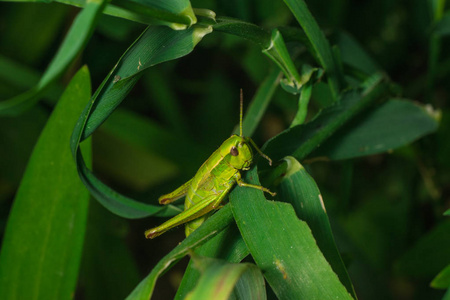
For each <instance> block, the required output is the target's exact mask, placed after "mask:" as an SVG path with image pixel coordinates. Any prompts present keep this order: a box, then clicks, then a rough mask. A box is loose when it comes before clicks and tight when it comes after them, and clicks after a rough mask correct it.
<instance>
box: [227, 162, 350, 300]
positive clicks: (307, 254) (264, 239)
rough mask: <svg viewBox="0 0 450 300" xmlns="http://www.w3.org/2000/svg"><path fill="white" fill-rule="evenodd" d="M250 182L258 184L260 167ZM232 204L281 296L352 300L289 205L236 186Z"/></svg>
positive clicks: (256, 257)
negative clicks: (268, 199) (269, 199)
mask: <svg viewBox="0 0 450 300" xmlns="http://www.w3.org/2000/svg"><path fill="white" fill-rule="evenodd" d="M246 177H247V180H246V182H249V183H252V184H259V182H258V181H257V173H256V168H253V169H252V171H249V173H247V176H246ZM230 198H231V200H230V203H231V206H232V211H233V215H234V218H235V220H236V223H237V225H238V228H239V230H240V232H241V234H242V237H243V238H244V241H245V243H246V244H247V247H248V249H249V250H250V253H251V255H252V257H253V259H254V260H255V262H256V264H257V265H258V267H259V268H260V269H261V271H262V272H263V274H264V277H265V278H266V280H267V281H268V283H269V284H270V286H271V287H272V290H273V291H274V292H275V294H276V295H277V297H278V298H279V299H336V298H339V299H352V297H351V296H350V294H348V292H347V291H346V289H345V287H344V286H343V285H342V284H341V282H340V281H339V279H338V277H337V276H336V274H335V273H334V272H333V270H332V269H331V267H330V265H329V264H328V262H327V261H326V259H325V257H324V256H323V254H322V252H320V249H319V248H318V246H317V244H316V241H315V239H314V237H313V235H312V234H311V230H310V229H309V227H308V225H307V224H306V223H305V222H303V221H301V220H299V219H298V218H297V216H296V214H295V212H294V210H293V209H292V206H291V205H290V204H286V203H280V202H274V201H267V200H266V199H265V198H264V196H263V192H262V191H260V190H256V189H252V188H245V187H241V188H236V189H235V190H234V191H233V192H232V193H231V195H230Z"/></svg>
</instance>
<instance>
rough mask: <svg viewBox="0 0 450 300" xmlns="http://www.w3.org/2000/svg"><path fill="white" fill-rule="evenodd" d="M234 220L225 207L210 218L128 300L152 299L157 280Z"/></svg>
mask: <svg viewBox="0 0 450 300" xmlns="http://www.w3.org/2000/svg"><path fill="white" fill-rule="evenodd" d="M232 220H233V215H232V213H231V208H230V206H229V205H225V206H224V207H223V208H222V209H220V210H219V211H218V212H217V213H215V214H214V215H212V216H211V217H210V218H208V219H207V220H206V221H205V223H203V224H202V225H201V226H200V227H199V228H198V229H196V230H195V231H194V232H193V233H191V234H190V235H189V236H188V237H187V238H186V239H185V240H183V241H182V242H181V243H180V244H179V245H178V246H177V247H175V248H174V249H173V250H172V251H170V252H169V253H168V254H167V255H166V256H164V257H163V258H162V259H161V260H160V261H159V262H158V264H157V265H156V266H155V267H154V268H153V270H152V271H151V272H150V274H149V275H147V277H145V278H144V279H143V280H142V281H141V282H140V283H139V285H138V286H137V287H136V288H135V289H134V290H133V292H132V293H131V294H130V295H129V296H128V297H127V299H128V300H135V299H142V300H144V299H145V300H147V299H149V298H150V297H151V295H152V293H153V289H154V287H155V284H156V280H157V279H158V278H159V277H160V276H161V275H162V274H163V273H164V272H165V271H166V270H168V269H169V268H170V267H172V266H173V265H174V264H175V263H176V262H178V261H179V260H180V259H181V258H183V257H184V256H185V255H187V254H188V252H189V250H190V249H194V248H196V247H198V246H200V245H202V244H203V243H205V242H206V241H208V240H209V239H211V238H212V237H214V236H215V235H217V234H219V233H220V232H221V231H223V230H224V229H225V228H226V227H227V226H229V224H230V223H231V222H232ZM155 242H156V241H155Z"/></svg>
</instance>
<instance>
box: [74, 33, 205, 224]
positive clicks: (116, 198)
mask: <svg viewBox="0 0 450 300" xmlns="http://www.w3.org/2000/svg"><path fill="white" fill-rule="evenodd" d="M211 30H212V29H211V28H210V27H201V26H192V27H191V28H190V29H188V30H183V31H174V30H171V29H170V28H168V27H163V26H157V27H149V28H147V29H146V30H145V31H144V32H143V33H142V35H141V36H140V37H139V38H138V39H137V40H136V41H135V42H134V43H133V45H131V47H130V48H129V49H128V50H127V51H126V52H125V54H124V55H123V56H122V57H121V59H120V60H119V62H118V63H117V65H116V66H115V68H114V69H113V70H112V71H111V73H110V74H109V75H108V77H106V78H105V80H104V81H103V83H102V84H101V85H100V87H99V88H98V89H97V91H96V92H95V94H94V96H93V97H92V99H91V102H90V103H89V104H88V105H87V106H86V108H85V110H84V111H83V113H82V114H81V116H80V118H79V120H78V123H77V125H76V126H75V129H74V131H73V134H72V139H71V149H72V153H73V156H74V157H75V159H76V161H77V167H78V172H79V174H80V177H81V180H82V181H83V183H84V184H85V185H86V186H87V187H88V189H89V191H90V192H91V193H92V194H93V195H94V196H95V198H96V199H97V200H98V201H99V202H100V203H101V204H103V205H104V206H105V207H106V208H107V209H109V210H110V211H111V212H113V213H115V214H117V215H119V216H122V217H125V218H142V217H146V216H150V215H155V214H159V215H160V216H167V215H173V214H176V213H179V212H180V210H179V209H178V208H176V207H174V206H172V205H169V206H165V207H162V206H156V205H149V204H145V203H141V202H138V201H136V200H133V199H131V198H128V197H126V196H124V195H121V194H119V193H117V192H116V191H114V190H113V189H111V188H110V187H108V186H107V185H106V184H104V183H102V182H101V181H100V180H99V179H98V178H97V177H96V176H95V175H94V174H93V173H92V171H90V170H89V169H88V168H87V167H86V165H85V163H84V161H83V156H82V155H81V153H80V151H79V144H80V143H81V142H82V141H83V140H84V139H86V138H87V137H89V136H90V135H91V134H92V133H93V132H94V130H95V129H97V128H98V127H99V126H100V125H101V124H102V123H103V122H104V121H105V120H106V119H107V118H108V116H109V115H110V114H111V113H112V112H113V111H114V109H115V108H116V107H117V106H118V105H119V104H120V103H121V102H122V101H123V100H124V98H125V97H126V95H127V94H128V93H129V92H130V90H131V89H132V88H133V86H134V85H135V83H136V82H137V80H138V79H139V78H140V76H141V75H142V72H143V71H144V70H145V69H147V68H149V67H151V66H153V65H156V64H158V63H162V62H165V61H168V60H172V59H176V58H179V57H182V56H184V55H187V54H188V53H190V52H191V51H192V50H193V49H194V47H195V45H196V44H197V43H198V42H199V41H200V40H201V39H202V37H203V36H204V35H205V34H208V33H210V32H211Z"/></svg>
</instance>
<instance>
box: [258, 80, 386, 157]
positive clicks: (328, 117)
mask: <svg viewBox="0 0 450 300" xmlns="http://www.w3.org/2000/svg"><path fill="white" fill-rule="evenodd" d="M386 92H387V85H386V84H385V83H384V82H383V81H378V82H376V83H375V84H374V85H373V86H372V87H370V88H368V89H366V91H364V92H362V93H359V92H357V91H356V90H352V91H350V92H347V93H345V94H343V95H342V97H341V99H340V101H338V102H337V103H336V104H334V105H332V106H329V107H327V108H326V109H324V110H322V111H321V112H320V113H319V114H318V115H317V116H316V117H315V118H314V119H313V120H312V121H311V122H309V123H307V124H304V125H298V126H294V127H292V128H289V129H287V130H285V131H283V132H282V133H280V134H279V135H277V136H275V137H273V138H272V139H270V140H269V141H268V142H267V143H266V145H265V146H264V147H263V148H262V149H261V150H262V151H263V152H264V153H265V154H266V155H268V156H269V157H270V158H272V159H273V160H274V161H277V160H279V159H281V158H283V157H285V156H288V155H291V156H294V157H295V158H296V159H297V160H302V159H304V158H305V157H306V156H307V155H309V154H310V153H311V152H312V151H313V150H315V148H316V147H318V146H319V145H320V144H322V143H323V142H324V141H325V140H326V139H328V138H329V137H330V136H331V135H332V134H333V133H334V132H335V131H336V130H337V129H339V128H340V127H342V126H343V125H344V124H345V123H346V122H348V121H349V120H350V119H352V118H353V117H355V116H356V115H357V114H359V113H360V112H361V111H362V110H364V109H365V108H366V107H367V106H369V105H371V104H373V103H374V102H375V101H377V100H380V99H381V98H382V97H383V96H384V95H385V94H386Z"/></svg>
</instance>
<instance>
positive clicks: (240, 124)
mask: <svg viewBox="0 0 450 300" xmlns="http://www.w3.org/2000/svg"><path fill="white" fill-rule="evenodd" d="M243 115H244V92H243V91H242V89H241V113H240V116H239V135H240V136H243V133H242V118H243Z"/></svg>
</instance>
